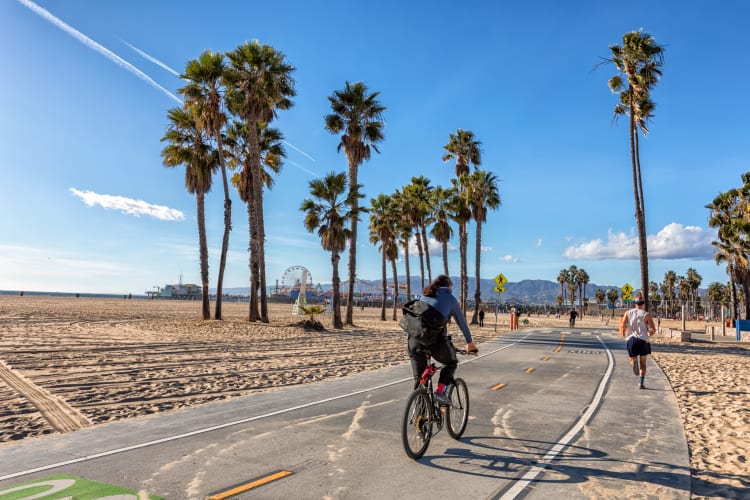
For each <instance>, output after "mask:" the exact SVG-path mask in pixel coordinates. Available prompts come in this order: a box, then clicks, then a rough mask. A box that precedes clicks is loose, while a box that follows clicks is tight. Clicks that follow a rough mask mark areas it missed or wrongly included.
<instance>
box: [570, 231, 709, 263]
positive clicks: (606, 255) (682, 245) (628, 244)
mask: <svg viewBox="0 0 750 500" xmlns="http://www.w3.org/2000/svg"><path fill="white" fill-rule="evenodd" d="M713 239H714V235H713V233H709V232H708V231H706V230H705V229H703V228H701V227H698V226H683V225H682V224H679V223H677V222H673V223H671V224H668V225H666V226H665V227H664V228H663V229H662V230H661V231H659V232H658V233H657V234H655V235H651V236H648V240H647V241H648V257H649V259H667V260H670V259H711V258H713V246H712V245H711V241H712V240H713ZM563 257H566V258H568V259H591V260H603V259H615V260H634V259H638V236H637V235H636V234H635V233H634V232H633V231H631V232H630V234H625V233H623V232H620V233H614V232H612V230H609V231H608V233H607V241H602V240H601V239H595V240H591V241H589V242H587V243H583V244H581V245H578V246H572V247H568V248H566V249H565V251H564V252H563Z"/></svg>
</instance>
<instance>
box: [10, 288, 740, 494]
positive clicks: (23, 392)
mask: <svg viewBox="0 0 750 500" xmlns="http://www.w3.org/2000/svg"><path fill="white" fill-rule="evenodd" d="M247 308H248V306H247V304H246V303H237V302H225V303H224V320H223V321H213V320H211V321H200V320H198V319H197V318H198V317H199V311H200V304H199V303H196V302H180V301H166V300H143V299H140V300H136V299H133V300H124V299H102V298H73V297H71V298H62V297H43V296H29V295H26V296H24V297H19V296H11V295H5V296H0V401H3V405H1V406H0V446H2V445H3V444H5V443H10V442H16V441H18V440H22V439H29V438H34V437H38V436H42V435H45V434H53V433H62V432H69V431H72V430H75V429H78V428H81V427H85V426H90V425H96V424H98V423H102V422H108V421H112V420H119V419H126V418H133V417H137V416H141V415H147V414H152V413H157V412H163V411H169V410H174V409H177V408H182V407H186V406H192V405H197V404H201V403H205V402H207V401H212V400H219V399H225V398H231V397H236V396H241V395H247V394H252V393H255V392H258V391H265V390H272V389H274V388H278V387H283V386H289V385H296V384H304V383H307V382H312V381H317V380H326V379H333V378H338V377H342V376H346V375H350V374H353V373H357V372H362V371H365V370H374V369H378V368H382V367H387V366H392V365H397V364H403V363H405V362H407V360H406V352H405V341H404V336H403V332H402V331H401V329H400V328H399V327H398V324H397V322H396V321H393V320H392V319H391V318H392V316H391V314H392V312H391V310H388V311H387V318H388V320H387V321H381V320H380V310H379V309H376V308H366V309H364V310H360V309H356V310H355V318H354V322H355V324H356V325H357V326H356V327H355V328H346V329H343V330H333V329H331V328H330V324H331V318H330V316H321V317H319V318H320V320H321V321H322V322H323V323H324V325H325V326H326V327H327V328H328V330H326V331H321V332H317V331H311V330H305V329H304V328H302V327H301V326H299V322H300V321H301V320H302V319H304V317H302V316H295V315H292V314H291V306H290V305H288V304H284V305H282V304H271V305H270V311H269V313H270V317H271V323H270V324H268V325H265V324H259V323H254V324H251V323H248V322H247V316H248V310H247ZM342 313H343V312H342ZM524 319H528V321H529V322H528V324H524V323H523V320H524ZM603 324H604V322H603V321H601V320H600V319H599V317H584V318H579V320H578V321H577V325H578V326H581V327H587V326H589V327H593V326H595V327H601V326H603ZM704 325H705V324H704V323H697V322H696V323H694V324H688V329H690V330H699V331H703V329H704ZM520 326H521V328H525V327H535V326H558V327H565V326H567V319H566V318H560V319H555V318H554V316H552V317H549V318H548V317H546V316H542V317H538V316H532V317H530V318H526V317H523V318H522V323H521V325H520ZM661 326H662V327H670V326H671V327H674V328H677V327H678V322H674V323H673V324H669V322H662V325H661ZM608 327H612V328H615V327H616V321H614V322H609V324H608ZM451 328H452V329H453V330H454V331H453V334H454V339H456V338H461V335H460V333H459V332H458V331H457V329H456V328H455V326H451ZM472 331H473V332H474V338H475V341H476V342H477V343H481V342H484V341H487V340H490V339H492V338H496V337H497V336H498V335H502V334H504V333H507V323H504V322H502V321H501V324H500V325H499V327H498V330H497V331H495V325H494V315H492V314H489V315H487V317H486V318H485V327H484V328H472ZM748 347H750V346H747V345H743V346H740V345H736V344H735V345H726V344H718V343H708V342H700V343H698V342H690V343H687V342H676V341H672V340H669V339H657V340H656V341H655V343H654V356H653V359H654V360H655V361H656V362H657V363H658V364H659V366H660V367H661V368H662V369H663V370H664V372H665V373H666V375H667V377H668V378H669V381H670V383H671V384H672V387H673V389H674V392H675V394H676V397H677V400H678V403H679V406H680V410H681V414H682V420H683V426H684V428H685V433H686V436H687V440H688V447H689V450H690V464H691V469H692V476H693V481H692V482H693V497H694V498H740V497H746V496H747V495H748V494H749V492H750V476H748V474H747V470H748V469H750V467H749V466H748V464H747V459H748V451H749V448H750V444H749V443H750V434H749V432H748V431H749V430H750V396H749V394H750V393H749V392H748V390H747V386H748V383H749V382H750V363H748V360H749V359H750V358H749V357H748V355H749V354H750V352H749V350H748Z"/></svg>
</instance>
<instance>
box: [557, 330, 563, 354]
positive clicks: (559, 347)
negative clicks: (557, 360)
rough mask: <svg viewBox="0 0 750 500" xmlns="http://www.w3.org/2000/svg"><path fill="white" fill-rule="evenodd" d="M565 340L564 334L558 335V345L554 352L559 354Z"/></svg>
mask: <svg viewBox="0 0 750 500" xmlns="http://www.w3.org/2000/svg"><path fill="white" fill-rule="evenodd" d="M564 340H565V334H564V333H563V334H562V335H560V345H559V346H557V349H555V352H560V351H561V350H562V345H563V341H564Z"/></svg>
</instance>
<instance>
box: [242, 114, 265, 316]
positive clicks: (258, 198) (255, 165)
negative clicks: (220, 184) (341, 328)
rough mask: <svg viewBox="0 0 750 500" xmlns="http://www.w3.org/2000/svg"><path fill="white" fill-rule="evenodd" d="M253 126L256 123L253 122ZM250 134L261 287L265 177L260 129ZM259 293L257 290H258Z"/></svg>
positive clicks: (253, 128) (256, 255)
mask: <svg viewBox="0 0 750 500" xmlns="http://www.w3.org/2000/svg"><path fill="white" fill-rule="evenodd" d="M251 123H252V124H254V123H255V122H254V121H252V122H251ZM247 133H248V147H249V150H250V167H251V172H252V177H253V181H252V193H253V197H252V200H250V201H251V203H252V204H253V209H254V211H253V212H254V213H253V216H254V217H253V221H252V222H253V227H254V228H255V229H256V231H257V236H256V238H255V242H254V243H255V244H254V245H253V248H252V251H253V254H254V256H253V257H254V259H253V260H254V264H255V266H256V267H255V269H257V271H258V280H259V285H260V287H263V286H264V285H265V276H264V275H265V268H266V260H265V259H266V256H265V251H264V248H265V241H264V240H265V229H264V226H263V175H262V172H261V166H260V147H259V145H258V128H257V127H256V126H249V127H247ZM260 292H261V295H262V296H264V295H265V294H264V291H263V290H262V289H261V291H260ZM256 293H257V290H256ZM262 307H263V304H262V303H261V311H260V320H261V321H262V322H264V323H268V311H267V310H266V314H265V316H264V314H263V308H262Z"/></svg>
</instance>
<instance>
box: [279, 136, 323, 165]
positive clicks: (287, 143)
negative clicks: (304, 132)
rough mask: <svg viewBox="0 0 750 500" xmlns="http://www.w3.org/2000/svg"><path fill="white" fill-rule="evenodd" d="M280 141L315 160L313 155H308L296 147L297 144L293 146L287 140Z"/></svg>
mask: <svg viewBox="0 0 750 500" xmlns="http://www.w3.org/2000/svg"><path fill="white" fill-rule="evenodd" d="M282 142H283V143H284V144H286V145H287V146H289V147H290V148H292V149H293V150H295V151H297V152H298V153H301V154H303V155H305V156H307V157H308V158H310V159H311V160H312V161H315V158H313V157H312V156H310V155H309V154H307V153H305V152H304V151H302V150H301V149H300V148H298V147H297V146H295V145H294V144H291V143H289V142H286V141H282Z"/></svg>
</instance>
